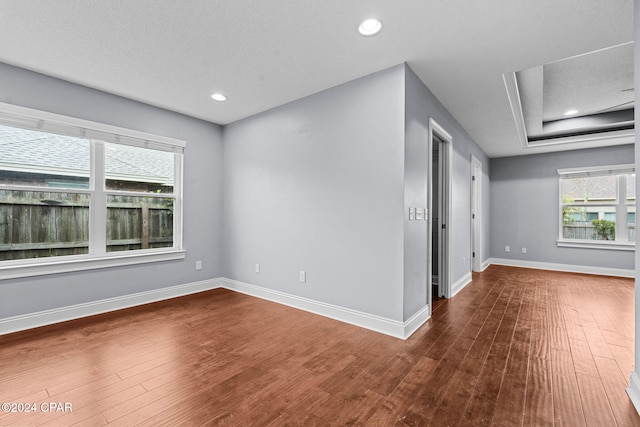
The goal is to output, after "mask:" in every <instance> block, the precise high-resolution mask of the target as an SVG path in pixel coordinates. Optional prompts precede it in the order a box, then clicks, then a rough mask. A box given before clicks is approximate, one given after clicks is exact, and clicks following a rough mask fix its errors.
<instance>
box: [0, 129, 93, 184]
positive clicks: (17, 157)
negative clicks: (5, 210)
mask: <svg viewBox="0 0 640 427" xmlns="http://www.w3.org/2000/svg"><path fill="white" fill-rule="evenodd" d="M89 164H90V142H89V141H88V140H86V139H80V138H73V137H70V136H62V135H54V134H50V133H46V132H40V131H35V130H25V129H20V128H13V127H8V126H1V125H0V184H8V185H35V186H43V187H64V188H89Z"/></svg>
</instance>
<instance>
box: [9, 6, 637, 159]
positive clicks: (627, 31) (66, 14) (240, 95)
mask: <svg viewBox="0 0 640 427" xmlns="http://www.w3.org/2000/svg"><path fill="white" fill-rule="evenodd" d="M367 17H377V18H378V19H380V20H381V21H382V23H383V29H382V32H381V33H380V34H379V35H377V36H375V37H362V36H360V35H359V34H358V33H357V31H356V28H357V26H358V24H359V23H360V21H361V20H363V19H364V18H367ZM632 17H633V2H632V0H605V1H603V0H561V1H559V0H538V1H524V0H517V1H514V0H474V1H459V0H457V1H454V0H441V1H435V0H432V1H425V0H402V1H398V0H366V1H365V0H348V1H347V0H323V1H317V0H233V1H232V0H227V1H225V0H181V1H176V0H135V1H134V0H56V1H52V0H0V40H2V43H1V44H0V61H1V62H5V63H8V64H12V65H16V66H20V67H24V68H27V69H30V70H34V71H38V72H42V73H45V74H48V75H52V76H55V77H60V78H62V79H65V80H69V81H72V82H76V83H80V84H83V85H86V86H90V87H93V88H97V89H101V90H104V91H107V92H111V93H114V94H118V95H122V96H125V97H128V98H132V99H135V100H139V101H143V102H146V103H149V104H152V105H156V106H160V107H164V108H167V109H170V110H174V111H177V112H180V113H184V114H188V115H191V116H194V117H198V118H202V119H205V120H209V121H212V122H215V123H219V124H226V123H230V122H233V121H236V120H239V119H241V118H244V117H248V116H250V115H253V114H256V113H258V112H261V111H264V110H267V109H269V108H272V107H275V106H278V105H282V104H284V103H287V102H290V101H293V100H295V99H299V98H301V97H304V96H306V95H310V94H312V93H315V92H319V91H321V90H324V89H327V88H329V87H332V86H335V85H338V84H341V83H344V82H346V81H349V80H352V79H355V78H358V77H361V76H364V75H367V74H370V73H372V72H375V71H378V70H382V69H385V68H388V67H390V66H393V65H396V64H399V63H402V62H407V63H408V64H409V66H410V67H411V68H412V69H413V70H414V71H415V72H416V74H417V75H418V76H419V77H420V78H421V79H422V81H423V82H424V83H425V84H426V85H427V86H428V87H429V88H430V89H431V91H432V92H433V93H434V94H435V95H436V96H437V97H438V98H439V99H440V101H441V102H442V103H443V104H444V106H445V107H446V108H447V109H448V110H449V111H450V112H451V113H452V114H453V115H454V116H455V117H456V118H457V119H458V121H459V122H460V123H461V124H462V126H463V127H464V128H465V129H466V130H467V132H468V133H469V134H470V135H471V136H472V137H473V138H474V139H475V140H476V141H477V142H478V143H479V144H480V146H481V147H482V149H483V150H484V151H485V152H486V153H487V154H488V155H489V156H490V157H500V156H509V155H519V154H526V153H529V152H533V151H531V150H529V151H526V150H525V149H523V147H522V144H521V143H520V142H519V140H518V133H517V131H516V127H515V125H514V118H513V115H512V112H511V109H510V106H509V102H508V98H507V94H506V90H505V86H504V82H503V77H502V75H503V73H510V72H515V71H519V70H523V69H526V68H530V67H534V66H538V65H542V64H547V63H550V62H554V61H558V60H561V59H563V58H568V57H572V56H575V55H580V54H583V53H586V52H591V51H594V50H598V49H603V48H606V47H610V46H614V45H618V44H622V43H626V42H629V41H632V40H633V18H632ZM215 91H221V92H224V93H226V94H227V95H228V96H229V101H227V102H226V103H222V104H220V103H215V102H214V101H212V100H211V99H210V97H209V96H210V95H211V93H213V92H215ZM536 150H537V151H541V150H544V148H543V147H537V148H535V149H534V151H536ZM537 151H536V152H537Z"/></svg>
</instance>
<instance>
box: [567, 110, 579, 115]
mask: <svg viewBox="0 0 640 427" xmlns="http://www.w3.org/2000/svg"><path fill="white" fill-rule="evenodd" d="M574 114H578V110H567V112H566V113H564V115H565V116H573V115H574Z"/></svg>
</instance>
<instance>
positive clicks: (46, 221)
mask: <svg viewBox="0 0 640 427" xmlns="http://www.w3.org/2000/svg"><path fill="white" fill-rule="evenodd" d="M106 233H107V234H106V236H107V252H114V251H125V250H134V249H146V248H159V247H170V246H173V199H170V198H157V197H144V196H140V197H134V196H108V200H107V229H106ZM88 251H89V196H88V195H86V194H79V193H51V192H46V191H42V192H35V191H8V190H1V191H0V261H4V260H12V259H27V258H40V257H48V256H61V255H77V254H86V253H88Z"/></svg>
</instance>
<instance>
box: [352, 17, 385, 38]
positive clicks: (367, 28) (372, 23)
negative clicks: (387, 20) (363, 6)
mask: <svg viewBox="0 0 640 427" xmlns="http://www.w3.org/2000/svg"><path fill="white" fill-rule="evenodd" d="M381 29H382V23H381V22H380V21H378V20H377V19H373V18H371V19H365V20H364V21H362V23H361V24H360V26H359V27H358V32H359V33H360V34H362V35H363V36H373V35H375V34H378V33H379V32H380V30H381Z"/></svg>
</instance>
